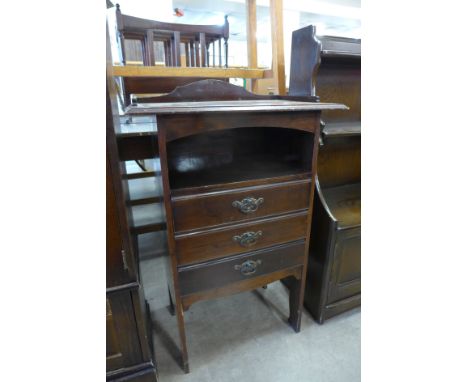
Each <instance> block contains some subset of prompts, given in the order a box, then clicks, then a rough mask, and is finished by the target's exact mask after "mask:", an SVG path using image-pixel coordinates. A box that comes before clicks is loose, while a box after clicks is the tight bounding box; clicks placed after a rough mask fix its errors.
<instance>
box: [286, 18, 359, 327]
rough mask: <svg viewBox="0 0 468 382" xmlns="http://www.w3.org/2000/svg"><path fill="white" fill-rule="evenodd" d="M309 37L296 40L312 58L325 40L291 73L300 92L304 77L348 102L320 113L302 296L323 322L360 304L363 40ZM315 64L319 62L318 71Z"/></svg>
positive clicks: (325, 94)
mask: <svg viewBox="0 0 468 382" xmlns="http://www.w3.org/2000/svg"><path fill="white" fill-rule="evenodd" d="M297 32H298V34H297V36H299V35H301V34H304V33H308V32H313V28H312V27H306V28H303V29H302V30H299V31H297ZM297 36H296V37H297ZM308 37H309V38H308V39H302V40H301V41H300V40H299V39H296V41H293V47H297V46H299V49H300V52H302V54H303V53H304V51H308V52H309V58H311V59H312V58H314V57H316V51H317V48H318V47H319V46H320V45H321V51H320V57H318V58H317V59H316V60H315V64H314V60H313V59H312V60H311V61H310V62H309V64H308V65H309V69H310V70H309V71H308V72H301V73H302V74H301V76H299V75H297V74H296V73H294V72H293V71H292V72H291V82H292V84H293V89H302V90H301V91H300V92H299V94H302V95H307V94H309V92H308V91H307V89H305V88H304V86H303V85H304V84H303V82H304V81H305V82H306V83H307V84H314V83H315V88H316V93H315V94H316V95H317V96H319V97H320V100H321V101H324V102H327V101H330V100H333V101H339V102H343V103H345V104H346V105H347V106H349V110H346V111H343V110H325V111H324V112H323V113H322V122H323V124H324V128H323V133H322V145H321V148H320V153H319V157H318V169H317V181H316V193H315V197H314V213H313V224H312V229H311V246H310V256H309V263H308V272H307V285H306V294H305V299H304V304H305V306H306V307H307V308H308V309H309V310H310V311H311V313H312V315H313V317H314V318H315V319H316V320H317V321H318V322H319V323H322V322H323V321H324V320H326V319H328V318H330V317H332V316H333V315H336V314H338V313H341V312H343V311H345V310H348V309H351V308H353V307H356V306H358V305H360V290H361V289H360V288H361V283H360V267H361V252H360V225H361V185H360V182H361V135H360V134H361V83H360V81H361V59H360V40H354V39H345V38H339V37H330V36H317V37H316V38H311V37H310V36H308ZM293 40H294V34H293ZM292 54H294V51H293V52H292ZM316 64H317V65H318V64H320V66H319V67H318V70H316V66H315V65H316ZM296 85H297V86H296ZM301 86H302V88H301ZM304 89H305V90H304Z"/></svg>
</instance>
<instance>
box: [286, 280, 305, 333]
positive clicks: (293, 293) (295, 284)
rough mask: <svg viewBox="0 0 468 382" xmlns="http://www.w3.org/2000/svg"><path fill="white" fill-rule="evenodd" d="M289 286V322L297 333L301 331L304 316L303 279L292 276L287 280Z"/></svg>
mask: <svg viewBox="0 0 468 382" xmlns="http://www.w3.org/2000/svg"><path fill="white" fill-rule="evenodd" d="M287 286H288V287H289V319H288V321H289V324H290V325H291V326H292V328H293V329H294V331H295V332H296V333H298V332H300V331H301V317H302V304H301V295H302V293H301V286H302V280H298V279H296V278H295V277H290V278H288V280H287Z"/></svg>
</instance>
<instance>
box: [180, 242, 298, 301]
mask: <svg viewBox="0 0 468 382" xmlns="http://www.w3.org/2000/svg"><path fill="white" fill-rule="evenodd" d="M304 250H305V242H304V240H301V241H296V242H294V243H289V244H284V245H280V246H276V247H273V248H266V249H262V250H258V251H254V252H250V253H248V254H244V255H238V256H233V257H230V258H229V259H223V260H218V261H214V262H212V263H211V264H203V265H202V264H199V265H195V266H189V267H185V268H182V269H180V270H179V285H180V290H181V294H182V295H183V296H184V295H189V294H191V293H196V292H202V291H205V290H209V289H213V288H217V287H222V286H225V285H227V284H230V283H235V282H237V281H243V280H246V279H249V278H255V277H257V276H262V275H265V274H268V273H273V272H276V271H280V270H282V269H287V268H292V267H295V266H298V265H302V264H303V263H304Z"/></svg>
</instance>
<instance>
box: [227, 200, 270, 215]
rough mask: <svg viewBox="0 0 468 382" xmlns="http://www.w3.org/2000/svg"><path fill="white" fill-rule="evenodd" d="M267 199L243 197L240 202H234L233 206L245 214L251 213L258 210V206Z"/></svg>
mask: <svg viewBox="0 0 468 382" xmlns="http://www.w3.org/2000/svg"><path fill="white" fill-rule="evenodd" d="M264 200H265V199H263V198H258V199H255V198H254V197H252V196H249V197H247V198H244V199H242V200H241V201H240V202H239V201H238V200H235V201H234V202H232V206H233V207H235V208H237V209H238V210H239V211H240V212H242V213H244V214H251V213H252V212H255V211H257V210H258V206H260V204H262V203H263V202H264Z"/></svg>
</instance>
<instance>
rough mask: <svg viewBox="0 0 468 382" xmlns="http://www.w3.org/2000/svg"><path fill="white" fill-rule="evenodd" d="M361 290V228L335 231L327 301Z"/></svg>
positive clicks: (330, 301) (333, 300)
mask: <svg viewBox="0 0 468 382" xmlns="http://www.w3.org/2000/svg"><path fill="white" fill-rule="evenodd" d="M360 292H361V229H360V228H356V229H350V230H344V231H338V232H337V233H336V239H335V246H334V250H333V264H332V271H331V275H330V284H329V289H328V303H332V302H335V301H338V300H342V299H344V298H347V297H351V296H353V295H355V294H358V293H360Z"/></svg>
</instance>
